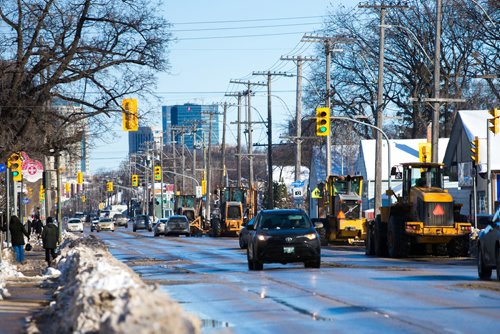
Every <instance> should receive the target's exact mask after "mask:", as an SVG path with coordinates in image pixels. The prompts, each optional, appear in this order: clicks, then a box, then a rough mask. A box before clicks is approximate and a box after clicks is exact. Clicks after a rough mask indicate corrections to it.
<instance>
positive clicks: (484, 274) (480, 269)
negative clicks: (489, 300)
mask: <svg viewBox="0 0 500 334" xmlns="http://www.w3.org/2000/svg"><path fill="white" fill-rule="evenodd" d="M492 271H493V269H492V268H491V267H488V266H487V265H486V264H485V263H484V255H483V250H482V249H481V246H480V245H479V248H478V251H477V274H478V276H479V279H481V280H490V279H491V272H492Z"/></svg>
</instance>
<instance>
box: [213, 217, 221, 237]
mask: <svg viewBox="0 0 500 334" xmlns="http://www.w3.org/2000/svg"><path fill="white" fill-rule="evenodd" d="M221 232H222V227H221V223H220V220H219V219H214V220H212V237H215V238H218V237H220V235H221Z"/></svg>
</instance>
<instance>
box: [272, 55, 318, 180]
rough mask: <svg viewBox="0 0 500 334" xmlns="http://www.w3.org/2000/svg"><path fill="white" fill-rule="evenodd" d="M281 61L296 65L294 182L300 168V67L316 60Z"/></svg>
mask: <svg viewBox="0 0 500 334" xmlns="http://www.w3.org/2000/svg"><path fill="white" fill-rule="evenodd" d="M281 60H291V61H293V62H294V63H295V64H296V65H297V91H296V95H295V120H296V133H295V136H296V138H295V147H296V153H295V155H296V159H295V180H298V179H299V176H300V167H301V166H302V139H301V138H300V137H301V136H302V65H303V64H304V62H305V61H316V60H317V58H313V57H302V56H281Z"/></svg>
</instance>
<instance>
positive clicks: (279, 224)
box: [260, 213, 311, 230]
mask: <svg viewBox="0 0 500 334" xmlns="http://www.w3.org/2000/svg"><path fill="white" fill-rule="evenodd" d="M260 227H261V228H262V229H264V230H288V229H301V228H302V229H303V228H310V227H311V223H310V221H309V219H308V218H307V217H306V216H305V215H303V214H289V213H278V214H269V215H264V216H263V217H262V223H261V226H260Z"/></svg>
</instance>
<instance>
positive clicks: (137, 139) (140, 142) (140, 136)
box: [128, 126, 154, 154]
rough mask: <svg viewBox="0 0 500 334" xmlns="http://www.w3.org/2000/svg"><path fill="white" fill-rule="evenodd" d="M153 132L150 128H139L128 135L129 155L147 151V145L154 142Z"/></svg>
mask: <svg viewBox="0 0 500 334" xmlns="http://www.w3.org/2000/svg"><path fill="white" fill-rule="evenodd" d="M153 140H154V136H153V130H152V129H151V128H150V127H149V126H139V129H138V130H137V131H129V133H128V153H129V154H135V153H138V152H139V151H144V150H145V149H146V143H150V142H153Z"/></svg>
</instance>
